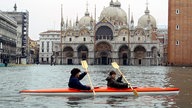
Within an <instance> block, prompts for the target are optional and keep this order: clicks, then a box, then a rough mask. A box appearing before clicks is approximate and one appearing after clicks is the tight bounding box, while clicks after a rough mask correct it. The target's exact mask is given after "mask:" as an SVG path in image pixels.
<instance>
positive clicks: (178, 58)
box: [168, 0, 192, 66]
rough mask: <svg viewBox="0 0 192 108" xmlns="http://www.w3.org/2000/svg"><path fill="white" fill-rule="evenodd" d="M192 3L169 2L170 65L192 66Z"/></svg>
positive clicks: (177, 0) (181, 0)
mask: <svg viewBox="0 0 192 108" xmlns="http://www.w3.org/2000/svg"><path fill="white" fill-rule="evenodd" d="M191 10H192V1H191V0H169V14H168V64H170V65H185V66H190V65H192V47H191V46H192V37H191V35H192V34H191V30H192V25H191V22H192V11H191Z"/></svg>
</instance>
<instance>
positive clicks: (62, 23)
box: [61, 4, 64, 29]
mask: <svg viewBox="0 0 192 108" xmlns="http://www.w3.org/2000/svg"><path fill="white" fill-rule="evenodd" d="M63 25H64V21H63V4H61V29H62V28H63Z"/></svg>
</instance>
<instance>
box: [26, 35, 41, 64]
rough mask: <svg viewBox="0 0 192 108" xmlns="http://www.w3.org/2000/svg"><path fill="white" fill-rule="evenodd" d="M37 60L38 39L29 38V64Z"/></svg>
mask: <svg viewBox="0 0 192 108" xmlns="http://www.w3.org/2000/svg"><path fill="white" fill-rule="evenodd" d="M38 61H39V44H38V40H36V41H35V40H32V39H30V38H29V60H28V63H29V64H34V63H38Z"/></svg>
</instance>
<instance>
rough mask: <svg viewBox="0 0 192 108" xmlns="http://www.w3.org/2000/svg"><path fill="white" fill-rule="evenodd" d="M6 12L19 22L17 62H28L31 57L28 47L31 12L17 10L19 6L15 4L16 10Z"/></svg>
mask: <svg viewBox="0 0 192 108" xmlns="http://www.w3.org/2000/svg"><path fill="white" fill-rule="evenodd" d="M4 14H6V15H8V16H9V17H11V18H13V19H14V20H15V21H16V22H17V25H18V27H17V41H16V42H17V50H16V52H17V57H16V63H18V64H21V63H22V64H26V63H27V62H28V59H29V58H28V57H29V48H28V42H29V40H28V29H29V12H28V11H25V12H17V6H16V4H15V6H14V11H12V12H4Z"/></svg>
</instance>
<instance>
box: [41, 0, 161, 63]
mask: <svg viewBox="0 0 192 108" xmlns="http://www.w3.org/2000/svg"><path fill="white" fill-rule="evenodd" d="M134 22H135V21H134V19H133V16H130V14H127V13H126V12H125V10H123V9H122V8H121V3H120V2H119V1H118V0H116V1H114V0H111V1H110V2H109V4H108V6H107V7H105V8H104V9H103V10H102V12H101V13H100V16H99V20H98V21H96V20H95V19H94V18H93V16H92V15H90V13H89V11H88V8H87V9H86V11H85V14H84V16H83V17H82V18H80V19H78V17H77V18H76V21H75V22H74V23H73V24H72V22H71V21H70V20H69V21H68V20H67V21H63V20H62V21H61V26H62V27H61V30H58V31H46V32H42V33H41V34H40V36H41V37H46V36H47V35H48V34H49V35H50V34H54V35H57V36H58V37H57V38H58V39H56V40H55V41H52V42H49V44H50V43H52V44H51V45H52V46H50V45H45V44H46V42H45V41H44V40H43V41H44V42H43V44H42V43H41V40H40V49H43V50H40V53H39V60H40V62H43V61H44V62H46V61H47V62H48V63H50V62H54V63H56V64H80V63H81V61H82V60H87V62H88V64H91V65H110V64H111V62H113V61H115V62H117V63H118V64H120V65H143V66H151V65H160V64H161V63H162V55H163V52H162V49H163V46H162V45H161V41H160V40H159V39H158V37H157V31H158V29H157V25H156V20H155V18H154V17H153V16H152V15H150V10H149V9H148V5H147V6H146V10H144V15H141V17H140V18H139V19H138V22H137V25H135V24H134ZM49 40H50V39H49ZM47 43H48V42H47ZM42 46H43V48H42ZM48 47H49V48H50V47H51V48H52V49H51V50H52V51H49V52H51V53H50V55H47V57H45V56H46V54H45V52H46V50H45V49H48ZM43 53H44V55H43V56H44V57H43V56H42V54H43ZM47 54H48V53H47Z"/></svg>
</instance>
